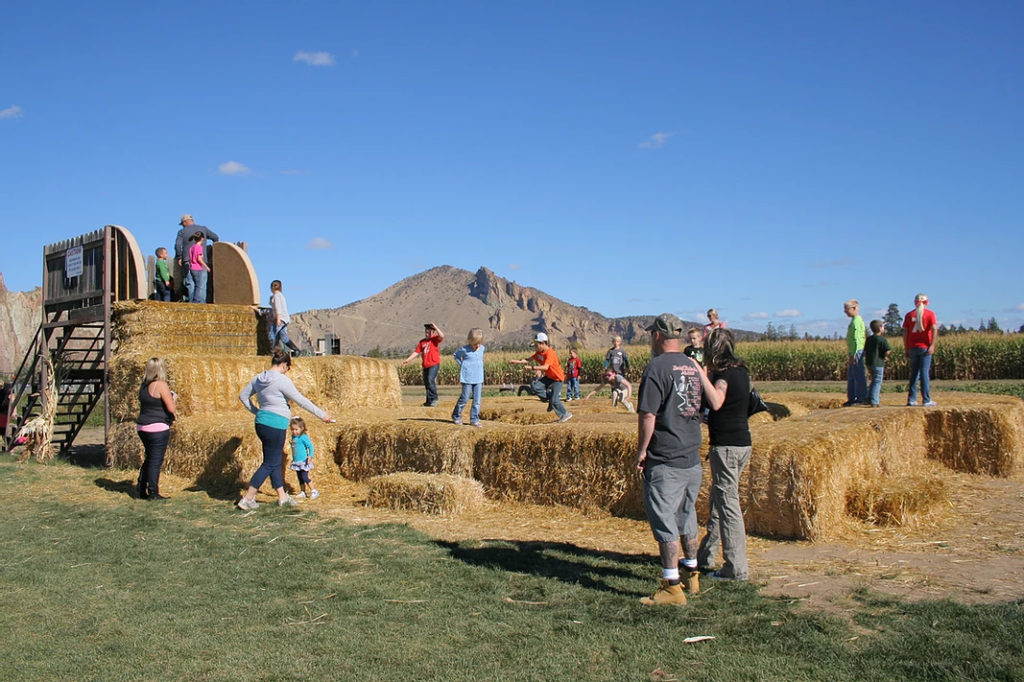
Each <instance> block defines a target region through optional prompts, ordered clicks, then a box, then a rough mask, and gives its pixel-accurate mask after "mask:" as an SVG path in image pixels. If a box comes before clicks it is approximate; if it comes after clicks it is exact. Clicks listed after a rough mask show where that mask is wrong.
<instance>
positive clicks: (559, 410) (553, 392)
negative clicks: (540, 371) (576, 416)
mask: <svg viewBox="0 0 1024 682" xmlns="http://www.w3.org/2000/svg"><path fill="white" fill-rule="evenodd" d="M541 383H543V384H544V386H545V388H547V391H548V406H549V407H550V408H551V409H552V410H554V411H555V414H557V415H558V418H559V419H561V418H562V417H564V416H565V413H566V409H565V405H563V404H562V382H561V381H555V380H554V379H549V378H547V377H543V378H541Z"/></svg>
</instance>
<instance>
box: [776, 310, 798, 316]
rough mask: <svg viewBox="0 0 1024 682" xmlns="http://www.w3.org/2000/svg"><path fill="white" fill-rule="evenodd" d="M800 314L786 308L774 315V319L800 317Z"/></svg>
mask: <svg viewBox="0 0 1024 682" xmlns="http://www.w3.org/2000/svg"><path fill="white" fill-rule="evenodd" d="M800 315H801V313H800V311H799V310H797V309H796V308H786V309H785V310H780V311H779V312H777V313H775V317H800Z"/></svg>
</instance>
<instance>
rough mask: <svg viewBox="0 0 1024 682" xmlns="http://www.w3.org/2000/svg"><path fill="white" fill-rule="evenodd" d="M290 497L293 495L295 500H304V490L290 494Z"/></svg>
mask: <svg viewBox="0 0 1024 682" xmlns="http://www.w3.org/2000/svg"><path fill="white" fill-rule="evenodd" d="M292 497H294V498H295V499H296V500H304V499H306V491H305V490H303V491H302V492H300V493H299V494H298V495H292Z"/></svg>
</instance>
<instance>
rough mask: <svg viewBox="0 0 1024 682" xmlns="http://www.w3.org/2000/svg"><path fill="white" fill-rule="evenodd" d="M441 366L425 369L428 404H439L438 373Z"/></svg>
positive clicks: (424, 381)
mask: <svg viewBox="0 0 1024 682" xmlns="http://www.w3.org/2000/svg"><path fill="white" fill-rule="evenodd" d="M440 369H441V365H431V366H430V367H424V368H423V386H424V387H426V389H427V404H430V403H436V402H437V373H438V371H440Z"/></svg>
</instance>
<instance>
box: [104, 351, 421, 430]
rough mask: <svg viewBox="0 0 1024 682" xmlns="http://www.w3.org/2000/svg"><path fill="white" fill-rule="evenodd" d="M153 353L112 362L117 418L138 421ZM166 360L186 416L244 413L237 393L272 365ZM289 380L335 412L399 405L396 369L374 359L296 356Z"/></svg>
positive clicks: (245, 360) (256, 359) (231, 359)
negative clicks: (145, 375)
mask: <svg viewBox="0 0 1024 682" xmlns="http://www.w3.org/2000/svg"><path fill="white" fill-rule="evenodd" d="M150 357H152V355H150V354H148V353H123V352H118V353H117V354H115V356H114V357H113V358H111V361H110V367H109V370H108V376H109V380H110V409H111V414H112V416H113V417H114V418H115V419H117V420H121V421H123V420H129V419H135V417H136V415H138V409H139V384H140V382H141V381H142V375H143V372H144V371H145V367H146V361H147V360H148V359H149V358H150ZM161 357H163V358H164V360H165V361H166V362H167V371H168V383H170V385H171V389H172V390H174V391H175V392H177V394H178V411H179V413H180V414H181V416H193V415H202V414H217V413H224V414H231V413H234V412H238V413H240V414H244V413H245V408H244V407H243V406H242V404H241V403H240V402H239V401H238V392H239V391H240V390H242V387H243V386H245V385H246V384H247V383H249V381H251V380H252V378H253V377H254V376H256V375H257V374H259V373H260V372H262V371H263V370H265V369H267V368H268V367H269V363H268V360H267V358H265V357H260V356H256V355H252V356H242V355H191V354H190V355H185V354H169V355H163V356H161ZM288 376H289V377H290V378H291V380H292V381H293V382H294V383H295V386H296V388H298V389H299V391H301V392H302V393H303V395H305V396H306V397H307V398H309V399H310V400H312V401H313V403H314V404H316V405H318V406H320V407H321V408H323V409H325V410H327V411H328V412H331V413H334V412H339V411H342V410H346V409H352V408H354V407H361V406H369V405H373V406H379V407H396V406H398V405H400V404H401V387H400V386H399V384H398V373H397V372H396V371H395V369H394V367H393V366H391V365H389V364H388V363H386V362H384V361H383V360H377V359H374V358H359V357H352V356H348V355H336V356H331V357H317V358H295V359H294V360H293V361H292V369H291V371H290V372H289V373H288Z"/></svg>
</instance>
